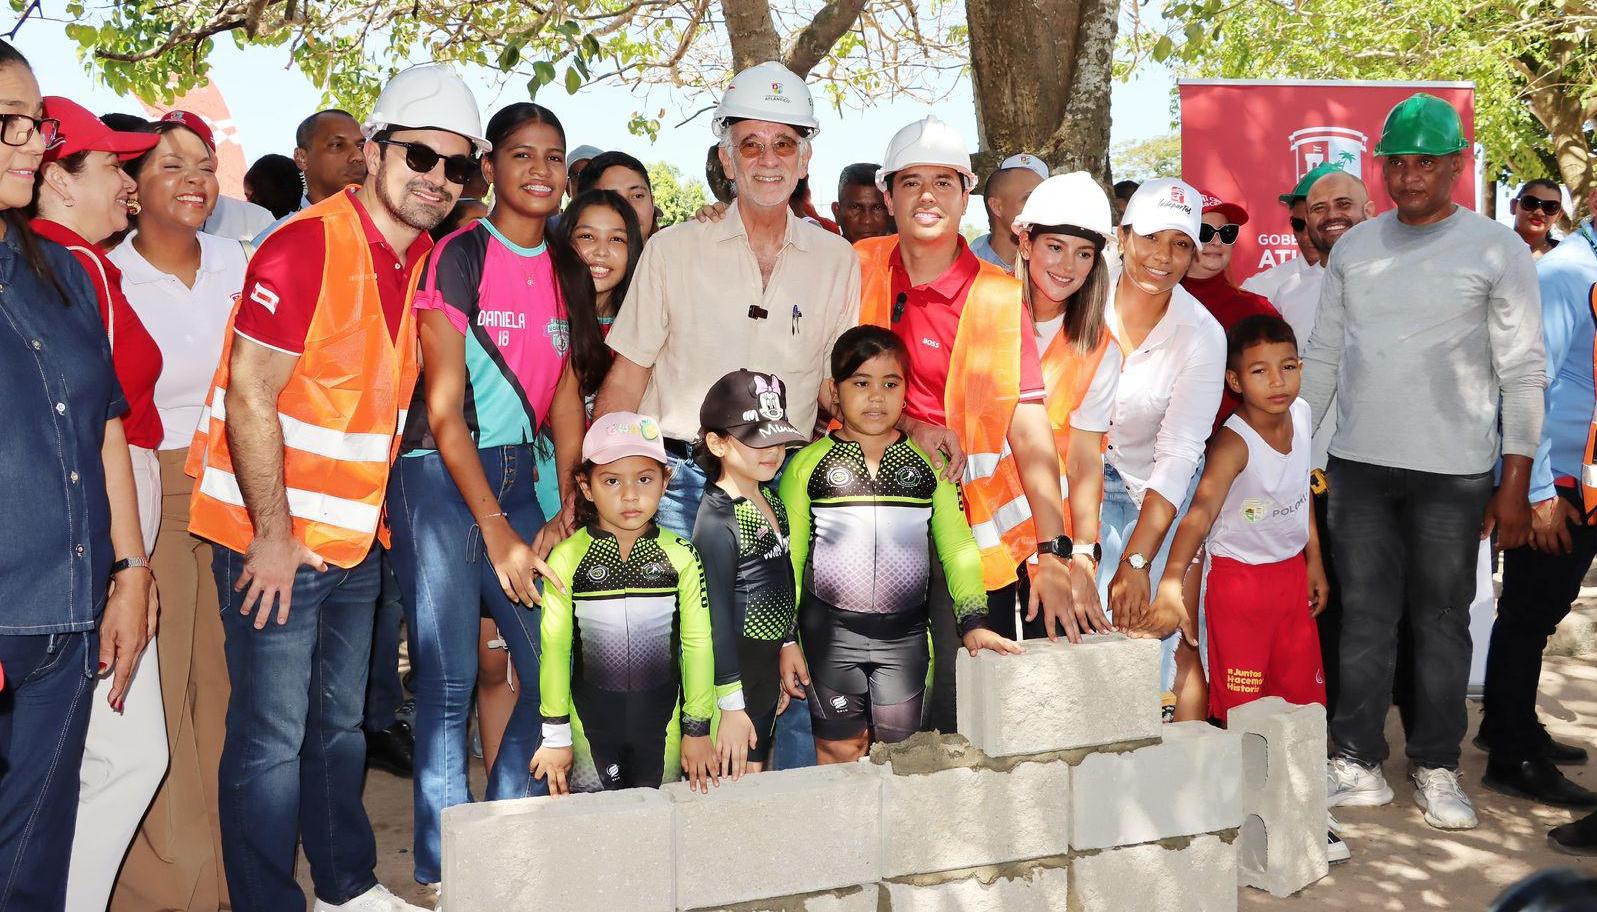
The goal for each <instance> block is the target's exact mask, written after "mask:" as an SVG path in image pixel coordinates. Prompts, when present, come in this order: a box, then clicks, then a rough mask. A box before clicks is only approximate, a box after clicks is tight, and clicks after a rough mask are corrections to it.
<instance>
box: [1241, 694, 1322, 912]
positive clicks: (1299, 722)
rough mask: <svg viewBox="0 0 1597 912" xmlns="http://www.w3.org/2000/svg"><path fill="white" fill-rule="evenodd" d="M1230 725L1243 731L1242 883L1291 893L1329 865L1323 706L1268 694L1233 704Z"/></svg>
mask: <svg viewBox="0 0 1597 912" xmlns="http://www.w3.org/2000/svg"><path fill="white" fill-rule="evenodd" d="M1227 725H1228V726H1229V728H1230V729H1231V731H1233V732H1236V733H1238V734H1239V735H1241V737H1242V812H1243V813H1244V814H1246V815H1247V820H1246V821H1245V822H1244V824H1243V826H1242V835H1241V837H1240V838H1241V846H1240V848H1239V851H1238V856H1239V861H1238V865H1239V872H1240V876H1241V878H1242V883H1243V885H1245V886H1249V887H1257V888H1259V889H1261V890H1268V891H1269V892H1270V894H1271V895H1272V896H1279V897H1286V896H1291V895H1292V894H1293V893H1296V892H1297V891H1299V890H1301V889H1303V888H1304V887H1306V886H1308V885H1309V884H1312V883H1314V882H1315V881H1317V880H1319V879H1320V878H1322V877H1324V876H1325V875H1326V873H1327V872H1328V871H1329V870H1330V867H1329V865H1328V864H1327V863H1326V860H1325V826H1326V816H1325V707H1323V706H1321V705H1319V704H1318V703H1314V704H1310V705H1308V706H1299V705H1296V704H1293V703H1288V702H1286V701H1285V700H1283V699H1281V698H1280V697H1265V698H1264V699H1262V700H1255V701H1253V702H1252V703H1248V704H1246V705H1243V706H1238V707H1237V708H1236V709H1233V710H1231V712H1230V714H1229V716H1228V721H1227Z"/></svg>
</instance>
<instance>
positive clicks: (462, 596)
mask: <svg viewBox="0 0 1597 912" xmlns="http://www.w3.org/2000/svg"><path fill="white" fill-rule="evenodd" d="M477 452H478V455H479V456H480V457H481V459H482V470H483V474H484V475H485V476H486V477H487V479H488V486H489V487H490V488H491V489H493V491H494V494H495V495H496V496H497V497H498V500H499V509H501V510H503V511H504V512H506V513H508V514H510V517H509V518H510V525H511V527H512V528H514V529H515V530H516V534H517V535H520V536H521V538H522V540H524V541H526V542H528V543H529V544H530V543H531V542H532V540H533V538H534V537H535V536H537V534H538V530H539V529H541V528H543V523H544V517H543V511H542V510H541V509H539V507H538V500H537V497H536V495H535V493H534V490H533V480H532V476H533V465H534V461H535V457H534V455H533V451H532V447H530V446H526V445H520V446H503V447H490V448H488V449H484V450H478V451H477ZM388 518H389V521H390V522H392V523H393V527H394V546H393V549H392V551H391V552H390V553H391V554H392V556H393V561H394V572H395V575H396V576H398V578H399V586H400V589H401V591H403V593H404V596H405V599H404V601H405V621H406V624H407V626H408V627H409V630H410V663H411V668H412V669H413V670H414V672H415V679H414V682H413V684H412V687H413V689H414V692H415V696H416V720H415V722H414V723H413V725H414V726H415V730H416V775H415V781H414V784H413V790H414V797H415V815H416V816H415V834H414V836H415V851H416V861H415V876H416V880H417V882H419V883H437V882H438V880H439V879H440V875H441V870H440V866H441V864H442V861H441V858H440V855H441V851H442V849H441V845H440V843H441V839H442V836H441V832H442V831H441V825H440V820H441V818H442V816H443V812H444V808H447V807H452V806H454V805H457V804H464V803H466V802H469V801H471V800H472V795H471V787H470V785H468V784H467V781H466V767H467V763H468V762H469V760H470V758H471V753H470V745H468V744H467V743H466V735H467V730H468V728H469V726H470V722H471V700H472V694H473V692H474V691H475V689H476V687H477V638H478V631H479V622H480V619H481V617H482V609H483V608H484V607H486V608H487V609H488V612H489V613H490V614H491V615H492V616H493V619H494V623H495V624H497V625H499V636H500V637H501V638H503V639H504V641H505V642H506V643H507V644H509V646H510V661H511V663H512V664H513V665H514V666H515V669H516V708H515V709H514V710H513V711H512V712H511V714H510V722H509V724H508V725H507V726H506V727H505V737H504V741H503V742H501V743H500V745H499V756H498V758H497V759H496V760H495V761H494V768H493V769H491V770H489V771H488V794H487V797H488V799H489V800H490V801H493V800H498V799H501V798H525V797H528V796H531V795H537V794H543V793H544V792H545V791H546V789H547V785H546V784H545V783H544V782H543V781H541V780H535V779H533V778H532V776H531V775H530V774H529V772H528V769H527V768H528V766H529V765H530V764H531V763H532V755H533V754H534V753H535V752H536V751H537V750H538V745H539V744H540V743H541V742H542V740H543V725H542V723H543V719H542V717H541V716H540V715H539V711H538V651H539V644H538V619H539V617H540V615H539V613H538V611H537V609H532V608H527V607H525V606H521V605H517V604H516V603H514V602H512V601H511V600H510V599H509V598H508V597H506V595H505V593H504V590H503V589H501V588H500V586H499V577H498V576H497V575H496V574H495V572H494V566H493V563H492V562H491V561H489V560H488V553H487V550H486V549H485V548H484V547H483V545H482V532H481V530H480V529H478V527H477V522H476V520H475V519H473V518H472V515H471V510H470V509H468V508H467V506H466V502H465V500H463V499H462V498H461V496H460V489H459V488H457V487H456V486H455V480H454V478H453V477H452V476H450V474H449V469H448V468H447V467H445V465H444V460H443V457H442V456H439V455H438V454H437V453H428V454H425V455H421V456H405V457H402V458H401V459H400V460H399V462H398V463H397V464H396V465H395V467H394V473H393V475H392V477H391V478H390V479H389V482H388ZM566 582H567V583H570V582H571V581H570V580H567V581H566Z"/></svg>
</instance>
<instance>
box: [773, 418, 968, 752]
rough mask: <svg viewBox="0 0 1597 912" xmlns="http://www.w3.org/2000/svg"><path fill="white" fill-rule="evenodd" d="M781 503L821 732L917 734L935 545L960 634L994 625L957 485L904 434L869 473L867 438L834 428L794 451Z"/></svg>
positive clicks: (836, 737) (834, 736)
mask: <svg viewBox="0 0 1597 912" xmlns="http://www.w3.org/2000/svg"><path fill="white" fill-rule="evenodd" d="M782 500H783V502H785V503H786V504H787V510H788V517H789V521H790V523H791V524H792V551H793V568H794V571H795V575H796V578H797V579H798V581H799V590H798V591H799V592H801V593H802V599H801V600H800V608H799V628H800V631H801V633H802V634H803V645H804V655H805V658H806V659H807V660H808V662H809V667H810V680H811V681H812V684H813V690H814V692H813V693H812V694H811V695H810V700H809V705H810V715H811V719H812V722H813V728H814V731H815V736H816V737H817V738H823V739H826V740H833V741H840V740H847V739H849V738H853V737H856V736H858V735H859V733H860V732H862V731H864V730H865V729H866V728H867V727H870V728H873V729H874V730H875V733H876V739H877V740H879V741H899V740H902V739H904V738H907V737H909V736H910V735H911V734H912V733H914V732H915V730H916V729H918V728H919V727H920V722H921V703H922V699H923V697H924V695H925V690H926V670H927V668H928V666H929V664H930V662H931V656H930V653H929V651H928V648H927V643H926V623H927V587H928V585H929V584H930V582H931V562H932V546H933V543H934V542H935V544H936V549H937V554H938V556H939V558H940V559H941V560H942V563H943V570H944V573H945V575H946V576H947V578H948V588H949V592H950V594H951V595H952V596H953V603H954V617H955V618H956V620H957V622H958V624H959V630H960V633H965V632H968V631H969V630H971V629H973V628H976V627H982V626H985V625H986V616H987V592H986V589H985V588H984V587H983V584H982V568H981V552H980V551H979V550H978V549H977V547H976V539H975V537H974V536H973V535H972V534H971V531H970V525H969V524H968V523H967V522H966V520H965V512H964V510H963V509H961V508H960V503H959V490H958V489H957V488H955V487H954V485H953V484H952V483H950V482H948V481H945V480H943V479H942V478H940V477H938V474H937V472H936V470H935V469H933V468H932V462H931V459H930V458H928V457H927V455H926V453H925V451H923V450H921V448H920V447H918V446H916V445H915V444H914V443H912V442H911V441H910V440H909V439H908V438H907V437H903V436H902V435H901V436H900V438H899V440H898V441H897V442H896V443H894V444H892V445H890V446H889V447H888V448H887V450H886V452H884V453H883V454H882V460H881V465H880V467H878V469H877V471H876V474H875V476H872V475H871V473H870V471H869V469H868V468H867V466H866V463H865V453H864V451H863V450H862V449H861V448H860V445H859V444H858V443H854V442H852V441H848V440H843V439H842V438H840V437H838V436H837V435H836V434H831V435H828V436H826V437H824V438H822V439H820V440H818V441H816V442H815V443H812V444H810V445H809V446H807V447H805V448H804V449H803V450H801V451H799V453H798V455H797V456H795V457H793V461H792V462H791V463H789V464H788V467H787V469H786V471H785V473H784V474H783V476H782ZM867 704H868V706H867ZM867 709H868V713H867Z"/></svg>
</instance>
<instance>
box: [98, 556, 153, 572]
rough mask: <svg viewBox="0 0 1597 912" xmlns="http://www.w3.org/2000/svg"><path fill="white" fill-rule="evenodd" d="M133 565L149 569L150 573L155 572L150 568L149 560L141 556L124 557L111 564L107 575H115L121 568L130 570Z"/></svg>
mask: <svg viewBox="0 0 1597 912" xmlns="http://www.w3.org/2000/svg"><path fill="white" fill-rule="evenodd" d="M135 567H143V568H144V569H146V570H150V572H151V573H152V574H153V573H154V572H155V571H154V570H151V569H150V562H149V561H148V560H146V559H144V558H142V557H124V558H122V559H121V560H119V561H117V562H116V563H114V564H112V565H111V572H110V574H109V575H110V576H116V575H117V574H118V573H121V572H122V571H123V570H132V569H133V568H135Z"/></svg>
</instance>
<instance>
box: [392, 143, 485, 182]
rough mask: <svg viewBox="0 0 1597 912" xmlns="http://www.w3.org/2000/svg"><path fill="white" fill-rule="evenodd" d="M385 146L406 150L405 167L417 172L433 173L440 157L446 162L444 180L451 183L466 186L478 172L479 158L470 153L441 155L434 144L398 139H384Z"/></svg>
mask: <svg viewBox="0 0 1597 912" xmlns="http://www.w3.org/2000/svg"><path fill="white" fill-rule="evenodd" d="M382 144H383V145H385V146H399V147H400V148H402V149H404V150H405V167H407V168H409V169H410V170H412V171H414V172H416V173H417V174H431V173H432V170H433V169H434V168H436V167H438V162H439V160H440V159H442V160H443V163H444V180H447V181H449V182H450V183H451V184H459V185H460V186H462V187H464V186H466V183H467V182H468V181H470V180H471V179H472V178H473V177H475V176H476V174H477V159H475V158H473V157H472V156H470V155H440V154H439V153H438V152H437V150H435V149H433V147H432V146H429V145H426V144H425V143H419V142H405V141H403V140H398V139H385V140H382Z"/></svg>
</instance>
